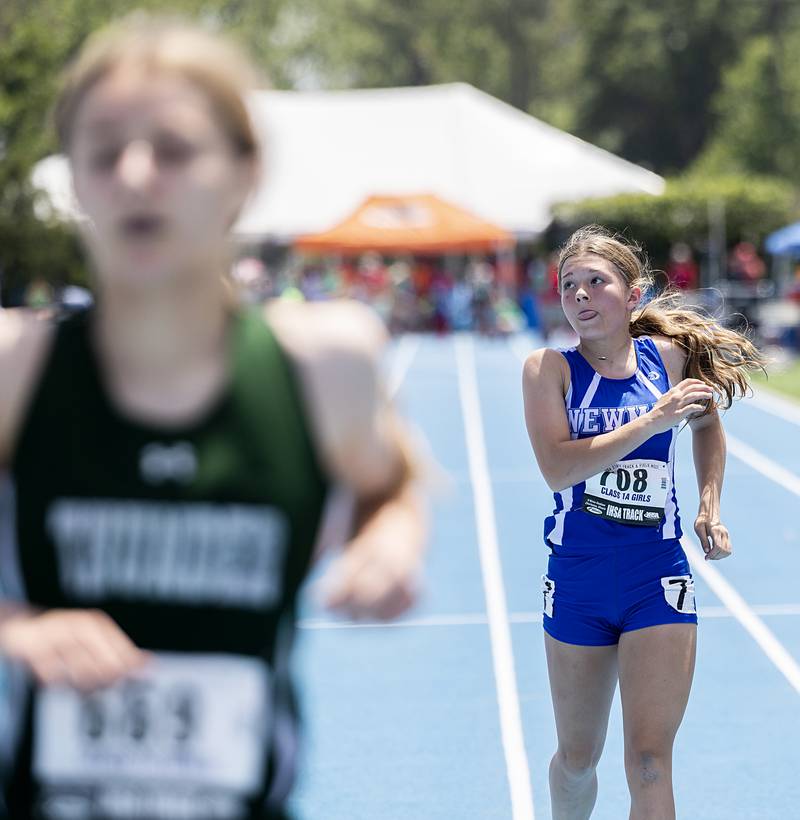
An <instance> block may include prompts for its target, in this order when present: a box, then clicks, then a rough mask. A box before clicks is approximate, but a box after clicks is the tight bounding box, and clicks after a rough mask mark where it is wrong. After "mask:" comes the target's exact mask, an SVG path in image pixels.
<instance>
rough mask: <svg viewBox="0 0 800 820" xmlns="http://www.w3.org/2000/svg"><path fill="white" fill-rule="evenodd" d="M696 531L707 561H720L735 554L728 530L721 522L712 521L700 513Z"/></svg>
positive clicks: (696, 522) (695, 522) (696, 520)
mask: <svg viewBox="0 0 800 820" xmlns="http://www.w3.org/2000/svg"><path fill="white" fill-rule="evenodd" d="M694 531H695V532H696V533H697V537H698V538H699V539H700V546H701V547H702V548H703V552H704V553H705V554H706V561H719V559H720V558H727V557H728V556H729V555H731V553H732V552H733V547H731V542H730V536H729V535H728V528H727V527H726V526H725V525H724V524H723V523H722V522H721V521H712V520H711V517H710V516H708V515H707V514H706V513H702V512H701V513H699V514H698V516H697V518H696V519H695V521H694Z"/></svg>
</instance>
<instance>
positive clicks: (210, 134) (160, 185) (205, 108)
mask: <svg viewBox="0 0 800 820" xmlns="http://www.w3.org/2000/svg"><path fill="white" fill-rule="evenodd" d="M70 160H71V164H72V172H73V180H74V186H75V193H76V195H77V197H78V201H79V202H80V204H81V207H82V209H83V211H84V213H85V214H86V215H87V216H88V217H89V220H90V224H89V225H88V226H86V228H85V239H86V242H87V245H88V247H89V251H90V253H91V255H92V257H93V259H94V262H95V266H96V268H97V273H98V276H99V277H100V282H101V285H109V284H114V283H118V284H121V285H125V286H127V287H130V286H134V287H152V286H153V285H156V284H163V283H164V282H166V281H170V280H175V279H179V278H181V277H187V276H192V275H196V271H197V270H202V271H208V272H209V273H212V272H213V274H214V275H215V276H216V275H219V274H220V273H221V271H220V270H219V268H218V267H217V266H218V265H219V264H220V263H221V262H222V261H223V259H224V256H225V247H226V239H227V234H228V232H229V230H230V227H231V225H232V224H233V221H234V220H235V218H236V216H237V215H238V213H239V210H240V209H241V207H242V205H243V204H244V202H245V200H246V198H247V195H248V193H249V192H250V189H251V187H252V185H253V182H254V179H255V168H254V162H253V161H251V160H249V159H243V158H240V157H237V156H236V155H235V154H234V151H233V149H232V146H231V143H230V140H229V138H228V135H227V134H226V132H225V131H224V130H223V129H222V128H221V127H220V125H219V124H218V118H217V117H215V115H214V112H213V110H212V107H211V104H210V102H209V100H208V98H207V97H206V96H205V94H204V93H203V92H202V91H201V90H200V89H199V88H198V87H197V86H195V85H193V84H192V83H190V82H189V81H188V80H185V79H182V78H180V77H178V76H174V75H170V74H166V73H153V72H149V73H146V72H143V71H137V70H134V69H131V68H118V69H117V70H115V71H114V72H112V73H110V74H108V75H107V76H106V77H104V78H103V79H101V80H99V81H98V82H97V83H96V84H95V85H94V86H93V87H92V88H91V89H90V90H89V91H88V93H87V95H86V97H85V98H84V99H83V101H82V102H81V104H80V107H79V109H78V112H77V115H76V119H75V123H74V127H73V131H72V140H71V146H70Z"/></svg>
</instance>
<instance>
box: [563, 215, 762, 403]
mask: <svg viewBox="0 0 800 820" xmlns="http://www.w3.org/2000/svg"><path fill="white" fill-rule="evenodd" d="M585 254H594V255H596V256H600V257H602V258H603V259H605V260H606V261H608V262H610V263H611V264H612V265H614V267H615V268H616V269H617V270H618V271H619V272H620V274H622V276H623V278H624V279H625V282H626V283H627V284H628V287H631V288H633V287H639V288H641V290H642V294H643V295H644V294H648V293H653V292H654V291H655V279H654V277H653V273H652V271H651V270H650V266H649V263H648V261H647V257H646V256H645V254H644V252H643V250H642V247H641V246H640V245H638V244H637V243H634V242H630V241H628V240H627V239H625V238H624V237H621V236H619V235H618V234H614V233H612V232H611V231H609V230H607V229H606V228H604V227H602V226H601V225H586V226H584V227H583V228H579V229H578V230H577V231H575V233H573V234H572V236H570V238H569V239H568V240H567V241H566V243H565V244H564V246H563V247H562V248H561V251H560V253H559V258H558V286H559V290H560V289H561V270H562V268H563V266H564V263H565V262H566V260H567V259H568V258H570V257H572V256H583V255H585ZM629 330H630V334H631V336H632V337H634V338H636V337H638V336H665V337H666V338H668V339H671V340H672V341H673V342H674V343H675V344H676V345H678V347H680V348H681V349H682V350H684V351H685V352H686V365H685V367H684V372H683V377H684V378H692V379H700V380H701V381H704V382H706V384H709V385H710V386H711V387H712V388H713V389H714V392H715V394H716V395H717V397H718V398H717V400H716V401H715V403H714V407H722V408H728V407H730V406H731V404H732V403H733V401H734V399H736V398H738V397H741V396H744V395H745V394H746V393H747V390H748V388H749V381H748V378H747V371H748V370H759V369H760V370H763V369H764V365H765V364H766V359H765V357H764V356H763V355H762V354H761V353H760V351H759V350H758V349H757V348H756V346H755V345H754V344H753V342H752V341H751V340H750V339H749V338H748V337H747V336H746V335H745V334H743V333H739V332H737V331H735V330H730V329H729V328H726V327H723V326H722V325H721V324H720V323H719V321H718V320H717V319H715V318H714V317H713V316H710V315H709V314H708V313H705V312H704V311H703V310H702V309H701V308H698V307H694V306H690V305H687V304H685V303H684V299H683V294H682V293H681V292H680V291H678V290H676V289H674V288H667V289H666V290H664V291H663V292H661V293H660V294H658V295H656V296H654V297H653V298H651V299H650V300H649V301H647V302H646V303H645V304H644V305H643V306H642V307H640V308H637V309H636V310H634V311H633V312H632V314H631V322H630V327H629ZM711 409H713V408H712V407H709V411H710V410H711Z"/></svg>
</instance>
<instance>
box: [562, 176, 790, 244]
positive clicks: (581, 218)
mask: <svg viewBox="0 0 800 820" xmlns="http://www.w3.org/2000/svg"><path fill="white" fill-rule="evenodd" d="M720 207H721V208H722V210H723V213H724V218H725V228H726V233H727V237H728V240H729V241H730V242H735V241H738V240H748V241H753V242H755V243H756V244H758V243H760V241H761V240H762V239H763V237H764V236H765V235H766V234H768V233H770V232H772V231H774V230H776V229H778V228H780V227H782V226H783V225H785V224H786V223H787V222H789V221H790V220H791V219H792V218H793V216H794V215H795V214H796V213H797V208H798V196H797V190H796V189H795V188H794V187H793V186H792V185H790V184H789V183H787V182H782V181H779V180H776V179H773V178H770V177H745V176H727V177H723V176H721V177H701V176H696V175H686V176H683V177H675V178H672V179H669V180H668V181H667V186H666V190H665V191H664V194H663V195H662V196H658V197H654V196H650V195H648V194H622V195H620V196H614V197H606V198H597V199H588V200H583V201H581V202H572V203H564V204H562V205H560V206H557V207H556V209H555V215H556V218H557V219H558V221H559V222H560V223H561V225H562V227H563V228H564V229H565V230H571V229H573V228H576V227H578V226H580V225H586V224H589V223H596V222H599V223H602V224H604V225H605V226H606V227H609V228H611V229H613V230H616V231H620V232H622V233H626V234H627V235H629V236H631V237H634V238H635V239H637V240H640V241H642V242H644V244H645V245H646V247H647V248H648V249H649V250H650V252H651V253H653V254H654V255H655V256H658V257H660V258H666V255H667V252H668V250H669V246H670V245H671V244H672V243H674V242H679V241H683V242H688V243H690V244H692V245H695V246H696V247H702V246H703V245H704V244H705V242H706V240H707V238H708V235H709V227H710V226H709V222H710V220H713V219H714V218H715V217H714V211H715V209H717V210H718V209H719V208H720Z"/></svg>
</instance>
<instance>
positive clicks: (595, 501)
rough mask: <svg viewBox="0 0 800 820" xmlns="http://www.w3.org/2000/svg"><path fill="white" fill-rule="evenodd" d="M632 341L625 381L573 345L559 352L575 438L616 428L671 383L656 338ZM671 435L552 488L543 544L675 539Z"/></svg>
mask: <svg viewBox="0 0 800 820" xmlns="http://www.w3.org/2000/svg"><path fill="white" fill-rule="evenodd" d="M633 344H634V349H635V352H636V362H637V367H636V372H635V373H634V374H633V375H632V376H630V377H629V378H627V379H609V378H606V377H604V376H601V375H600V374H599V373H597V372H596V371H595V370H594V368H592V366H591V365H590V364H589V362H588V361H586V359H585V358H584V357H583V356H582V355H581V354H580V353H579V352H578V351H577V350H576V349H575V348H572V349H570V350H565V351H561V352H562V354H563V355H564V357H565V358H566V360H567V362H568V363H569V370H570V386H569V390H568V391H567V395H566V397H565V399H564V402H565V406H566V410H567V417H568V420H569V427H570V433H571V436H572V438H573V439H578V438H588V437H590V436H596V435H599V434H601V433H607V432H609V431H611V430H614V429H616V428H617V427H620V426H621V425H623V424H625V423H627V422H628V421H630V420H632V419H634V418H637V417H638V416H641V415H643V414H644V413H646V412H648V410H650V409H651V408H652V407H653V405H654V404H655V403H656V401H657V400H658V399H659V398H660V397H661V395H662V394H664V393H666V392H667V390H669V389H670V387H671V385H670V381H669V376H668V374H667V370H666V368H665V367H664V363H663V361H662V360H661V356H660V354H659V352H658V349H657V348H656V345H655V342H654V341H653V340H652V339H651V338H650V337H649V336H641V337H639V338H637V339H634V340H633ZM676 438H677V429H676V428H672V429H671V430H668V431H666V432H664V433H658V434H657V435H655V436H652V437H651V438H649V439H648V440H647V441H645V442H644V443H643V444H641V445H640V446H639V447H637V448H636V449H635V450H633V451H632V452H630V453H628V454H627V455H626V456H625V457H624V458H622V459H620V460H619V461H618V462H616V463H615V464H613V465H609V467H608V468H607V469H606V470H604V471H603V472H602V473H599V474H597V475H595V476H591V477H590V478H588V479H587V480H586V481H581V482H579V483H578V484H575V485H574V486H572V487H567V488H566V489H564V490H561V491H560V492H557V493H555V494H554V497H555V509H554V510H553V514H552V515H550V516H548V517H547V518H546V519H545V525H544V537H545V541H546V542H547V544H548V545H549V546H551V547H553V546H559V545H560V546H565V547H571V546H576V547H577V546H595V547H602V546H608V545H612V544H615V545H625V544H642V543H648V542H659V541H666V540H672V539H677V538H680V537H681V535H682V531H681V524H680V518H679V516H678V504H677V500H676V497H675V481H674V457H675V440H676Z"/></svg>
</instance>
